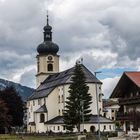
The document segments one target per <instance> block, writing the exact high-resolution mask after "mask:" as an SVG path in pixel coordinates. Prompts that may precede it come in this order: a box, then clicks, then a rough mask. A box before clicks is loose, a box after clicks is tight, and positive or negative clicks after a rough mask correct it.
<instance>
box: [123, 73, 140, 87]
mask: <svg viewBox="0 0 140 140" xmlns="http://www.w3.org/2000/svg"><path fill="white" fill-rule="evenodd" d="M125 74H126V75H127V77H129V78H130V79H131V80H132V81H133V82H134V83H135V84H136V85H137V86H138V87H140V72H125Z"/></svg>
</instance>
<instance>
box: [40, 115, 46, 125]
mask: <svg viewBox="0 0 140 140" xmlns="http://www.w3.org/2000/svg"><path fill="white" fill-rule="evenodd" d="M40 122H41V123H42V122H45V115H44V114H40Z"/></svg>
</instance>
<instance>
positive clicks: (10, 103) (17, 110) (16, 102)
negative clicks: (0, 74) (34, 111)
mask: <svg viewBox="0 0 140 140" xmlns="http://www.w3.org/2000/svg"><path fill="white" fill-rule="evenodd" d="M0 99H1V100H3V101H4V102H5V103H6V105H7V108H8V113H7V114H8V115H9V116H11V118H12V121H11V122H10V125H11V126H22V125H23V115H24V112H23V101H22V99H21V97H20V96H19V94H18V93H17V91H16V90H15V88H14V87H7V88H6V89H4V90H3V91H1V92H0Z"/></svg>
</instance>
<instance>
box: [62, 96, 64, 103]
mask: <svg viewBox="0 0 140 140" xmlns="http://www.w3.org/2000/svg"><path fill="white" fill-rule="evenodd" d="M63 102H64V96H63V95H62V103H63Z"/></svg>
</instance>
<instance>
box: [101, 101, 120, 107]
mask: <svg viewBox="0 0 140 140" xmlns="http://www.w3.org/2000/svg"><path fill="white" fill-rule="evenodd" d="M118 103H119V102H118V100H117V101H114V100H111V99H103V108H104V107H109V106H113V105H117V104H118Z"/></svg>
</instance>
